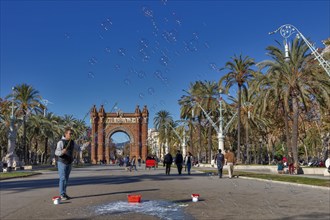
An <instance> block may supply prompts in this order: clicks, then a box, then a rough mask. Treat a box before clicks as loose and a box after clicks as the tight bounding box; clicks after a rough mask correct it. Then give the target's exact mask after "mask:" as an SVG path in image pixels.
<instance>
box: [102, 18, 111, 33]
mask: <svg viewBox="0 0 330 220" xmlns="http://www.w3.org/2000/svg"><path fill="white" fill-rule="evenodd" d="M111 26H112V21H111V20H110V18H107V19H106V20H105V21H104V22H102V23H101V28H102V29H103V30H105V31H108V30H110V28H111Z"/></svg>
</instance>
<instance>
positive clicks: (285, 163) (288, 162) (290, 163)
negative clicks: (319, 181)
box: [277, 151, 295, 175]
mask: <svg viewBox="0 0 330 220" xmlns="http://www.w3.org/2000/svg"><path fill="white" fill-rule="evenodd" d="M286 167H288V172H289V174H290V175H293V174H295V166H294V160H293V156H292V152H291V151H290V152H289V153H288V157H287V158H286V157H283V158H282V159H280V160H279V161H278V163H277V172H278V174H284V173H286V172H285V171H284V168H286Z"/></svg>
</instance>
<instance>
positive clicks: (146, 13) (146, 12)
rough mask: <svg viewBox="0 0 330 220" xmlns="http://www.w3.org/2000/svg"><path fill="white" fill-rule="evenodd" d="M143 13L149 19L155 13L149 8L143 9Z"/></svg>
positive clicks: (144, 7)
mask: <svg viewBox="0 0 330 220" xmlns="http://www.w3.org/2000/svg"><path fill="white" fill-rule="evenodd" d="M142 12H143V14H144V16H146V17H148V18H152V17H153V11H152V10H151V9H149V8H148V7H147V6H143V7H142Z"/></svg>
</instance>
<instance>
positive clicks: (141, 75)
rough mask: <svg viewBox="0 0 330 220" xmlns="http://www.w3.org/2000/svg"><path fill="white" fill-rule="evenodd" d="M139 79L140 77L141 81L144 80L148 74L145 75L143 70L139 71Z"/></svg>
mask: <svg viewBox="0 0 330 220" xmlns="http://www.w3.org/2000/svg"><path fill="white" fill-rule="evenodd" d="M138 77H139V78H140V79H143V78H145V77H146V73H145V72H144V71H143V70H141V71H139V73H138Z"/></svg>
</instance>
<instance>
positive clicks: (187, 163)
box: [164, 150, 194, 175]
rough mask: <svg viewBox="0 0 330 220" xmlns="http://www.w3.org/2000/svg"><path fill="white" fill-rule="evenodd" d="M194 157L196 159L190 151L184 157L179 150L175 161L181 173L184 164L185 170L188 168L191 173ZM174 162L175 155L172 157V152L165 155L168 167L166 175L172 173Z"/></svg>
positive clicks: (165, 164)
mask: <svg viewBox="0 0 330 220" xmlns="http://www.w3.org/2000/svg"><path fill="white" fill-rule="evenodd" d="M193 159H194V157H193V156H192V154H191V153H190V152H188V154H187V155H186V156H185V158H183V156H182V154H181V151H180V150H178V151H177V153H176V155H175V160H174V162H175V164H176V166H177V169H178V173H179V175H181V174H182V168H183V165H185V171H186V170H187V171H188V175H190V171H191V166H192V163H193ZM172 163H173V157H172V155H171V153H167V154H166V155H165V157H164V166H165V167H166V168H165V174H166V175H170V172H171V165H172Z"/></svg>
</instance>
